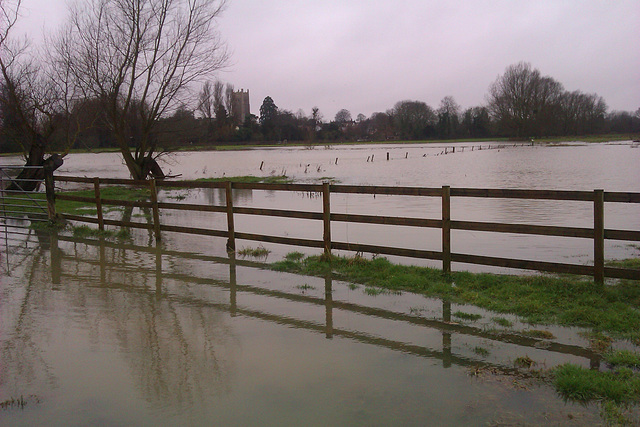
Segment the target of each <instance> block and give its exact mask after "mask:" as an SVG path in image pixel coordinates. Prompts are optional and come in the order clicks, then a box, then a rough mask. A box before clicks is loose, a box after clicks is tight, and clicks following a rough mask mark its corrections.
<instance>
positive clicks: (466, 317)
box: [453, 311, 482, 322]
mask: <svg viewBox="0 0 640 427" xmlns="http://www.w3.org/2000/svg"><path fill="white" fill-rule="evenodd" d="M453 317H457V318H458V319H462V320H470V321H472V322H475V321H476V320H480V319H482V316H481V315H479V314H474V313H465V312H464V311H456V312H455V313H453Z"/></svg>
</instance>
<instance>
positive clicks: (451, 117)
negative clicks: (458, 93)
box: [437, 96, 460, 138]
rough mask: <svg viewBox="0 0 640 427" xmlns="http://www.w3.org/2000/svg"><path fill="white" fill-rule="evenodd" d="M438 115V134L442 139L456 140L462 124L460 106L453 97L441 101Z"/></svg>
mask: <svg viewBox="0 0 640 427" xmlns="http://www.w3.org/2000/svg"><path fill="white" fill-rule="evenodd" d="M437 115H438V125H437V128H438V133H439V135H440V137H441V138H454V137H455V136H456V135H457V133H458V127H459V124H460V105H458V103H457V102H456V100H455V99H454V98H453V96H445V97H444V98H442V101H440V108H438V111H437Z"/></svg>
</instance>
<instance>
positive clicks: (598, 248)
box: [593, 190, 604, 285]
mask: <svg viewBox="0 0 640 427" xmlns="http://www.w3.org/2000/svg"><path fill="white" fill-rule="evenodd" d="M593 280H594V281H595V282H596V283H597V284H599V285H602V284H603V283H604V190H593Z"/></svg>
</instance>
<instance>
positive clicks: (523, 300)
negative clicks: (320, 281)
mask: <svg viewBox="0 0 640 427" xmlns="http://www.w3.org/2000/svg"><path fill="white" fill-rule="evenodd" d="M271 266H272V269H274V270H277V271H288V272H293V273H300V274H306V275H314V276H324V275H326V274H327V273H329V272H332V273H333V274H334V277H336V278H338V279H343V280H346V281H350V282H354V283H361V284H365V285H370V286H377V287H381V288H386V289H392V290H405V291H411V292H416V293H420V294H424V295H426V296H430V297H437V298H443V299H448V300H450V301H452V302H456V303H461V304H472V305H475V306H477V307H481V308H484V309H487V310H491V311H493V312H496V313H511V314H515V315H517V316H520V317H521V318H523V319H524V320H525V321H527V322H530V323H539V324H559V325H566V326H581V327H588V328H594V329H596V330H602V331H607V332H610V333H615V334H616V335H618V336H621V337H625V338H629V339H631V340H638V339H640V285H639V284H638V282H631V281H620V282H619V283H617V284H615V285H607V286H605V287H604V289H599V288H598V286H595V285H594V282H593V280H591V279H586V278H581V277H557V276H549V275H532V276H510V275H498V274H487V273H468V272H455V273H452V274H451V275H450V276H446V275H444V274H443V273H442V272H441V270H437V269H433V268H426V267H417V266H407V265H397V264H392V263H391V262H389V261H388V260H387V259H385V258H381V257H378V258H375V259H373V260H368V259H365V258H362V257H355V258H347V257H332V259H331V262H327V261H325V260H324V259H323V258H322V257H320V256H310V257H305V258H300V257H299V256H297V255H296V256H287V257H285V259H284V260H282V261H279V262H276V263H273V264H272V265H271Z"/></svg>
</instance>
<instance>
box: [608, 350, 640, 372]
mask: <svg viewBox="0 0 640 427" xmlns="http://www.w3.org/2000/svg"><path fill="white" fill-rule="evenodd" d="M603 357H604V360H606V361H607V363H608V364H610V365H611V366H626V367H628V368H634V369H640V354H638V353H636V352H633V351H629V350H614V351H609V352H607V353H605V354H604V355H603Z"/></svg>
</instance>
